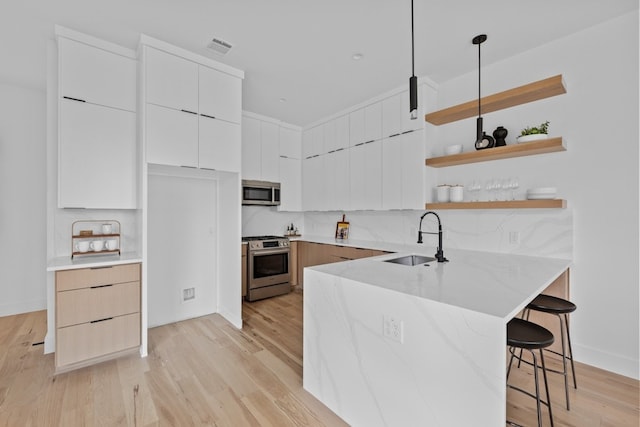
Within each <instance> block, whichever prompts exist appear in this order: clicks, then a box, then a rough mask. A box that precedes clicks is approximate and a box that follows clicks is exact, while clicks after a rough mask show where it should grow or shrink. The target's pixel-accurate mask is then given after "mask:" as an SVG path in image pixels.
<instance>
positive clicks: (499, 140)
mask: <svg viewBox="0 0 640 427" xmlns="http://www.w3.org/2000/svg"><path fill="white" fill-rule="evenodd" d="M508 133H509V131H508V130H506V129H505V128H503V127H502V126H498V127H497V128H496V130H494V131H493V137H494V138H495V139H496V145H495V146H496V147H503V146H505V145H507V142H506V141H505V138H506V137H507V134H508Z"/></svg>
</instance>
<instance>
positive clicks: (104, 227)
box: [102, 224, 113, 234]
mask: <svg viewBox="0 0 640 427" xmlns="http://www.w3.org/2000/svg"><path fill="white" fill-rule="evenodd" d="M112 231H113V227H112V226H111V224H102V234H111V232H112Z"/></svg>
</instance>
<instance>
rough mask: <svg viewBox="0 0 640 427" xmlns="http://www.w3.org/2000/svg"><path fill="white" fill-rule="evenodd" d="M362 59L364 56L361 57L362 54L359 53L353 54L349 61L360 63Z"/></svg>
mask: <svg viewBox="0 0 640 427" xmlns="http://www.w3.org/2000/svg"><path fill="white" fill-rule="evenodd" d="M362 57H364V55H363V54H361V53H354V54H353V55H352V56H351V59H353V60H354V61H360V60H361V59H362Z"/></svg>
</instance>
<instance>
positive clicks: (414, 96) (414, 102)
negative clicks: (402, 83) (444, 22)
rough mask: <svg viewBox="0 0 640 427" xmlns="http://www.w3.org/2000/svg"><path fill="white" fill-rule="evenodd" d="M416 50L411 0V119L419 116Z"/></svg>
mask: <svg viewBox="0 0 640 427" xmlns="http://www.w3.org/2000/svg"><path fill="white" fill-rule="evenodd" d="M414 52H415V49H414V35H413V0H411V77H410V78H409V117H410V118H411V120H415V119H417V118H418V78H417V77H416V75H415V74H416V73H415V59H414V56H415V55H414Z"/></svg>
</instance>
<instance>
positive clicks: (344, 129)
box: [335, 114, 349, 149]
mask: <svg viewBox="0 0 640 427" xmlns="http://www.w3.org/2000/svg"><path fill="white" fill-rule="evenodd" d="M335 122H336V139H337V143H336V149H340V148H348V147H349V115H348V114H345V115H344V116H340V117H338V118H337V119H335Z"/></svg>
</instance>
